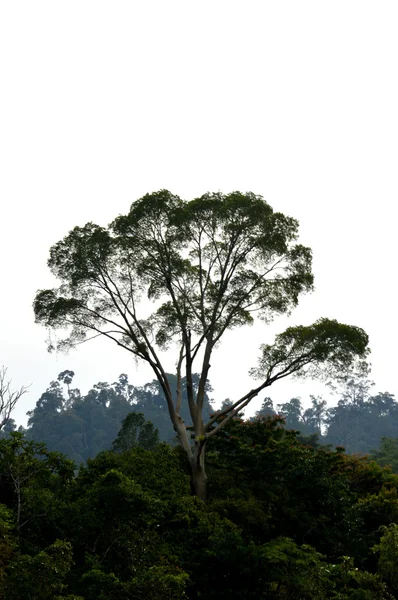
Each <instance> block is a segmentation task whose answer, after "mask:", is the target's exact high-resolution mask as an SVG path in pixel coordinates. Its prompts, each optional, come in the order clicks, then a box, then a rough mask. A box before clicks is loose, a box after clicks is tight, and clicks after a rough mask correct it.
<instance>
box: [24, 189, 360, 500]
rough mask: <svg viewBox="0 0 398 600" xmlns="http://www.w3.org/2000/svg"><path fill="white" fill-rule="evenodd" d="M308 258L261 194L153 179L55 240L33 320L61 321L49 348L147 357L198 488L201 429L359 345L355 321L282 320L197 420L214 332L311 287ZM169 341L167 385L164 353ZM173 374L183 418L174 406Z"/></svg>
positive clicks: (348, 359)
mask: <svg viewBox="0 0 398 600" xmlns="http://www.w3.org/2000/svg"><path fill="white" fill-rule="evenodd" d="M311 263H312V254H311V250H310V249H309V248H308V247H306V246H304V245H302V244H300V243H298V222H297V221H296V220H295V219H293V218H291V217H287V216H285V215H283V214H282V213H280V212H275V211H273V209H272V208H271V206H270V205H269V204H268V203H267V202H266V201H265V200H264V199H263V198H262V197H261V196H256V195H255V194H252V193H245V194H243V193H240V192H233V193H231V194H226V195H224V194H222V193H208V194H205V195H204V196H202V197H200V198H197V199H194V200H191V201H188V202H187V201H183V200H182V199H180V198H179V197H178V196H176V195H173V194H171V193H170V192H168V191H167V190H161V191H159V192H157V193H153V194H148V195H146V196H144V197H143V198H141V199H140V200H137V201H136V202H134V203H133V204H132V206H131V209H130V211H129V213H128V214H127V215H123V216H119V217H117V218H116V219H115V220H114V221H113V222H112V223H111V224H110V225H109V226H108V227H100V226H98V225H95V224H94V223H88V224H86V225H85V226H83V227H75V228H74V229H73V230H72V231H71V232H70V233H69V234H68V235H67V236H66V237H65V238H64V239H63V240H61V241H60V242H58V243H57V244H55V245H54V246H53V247H52V248H51V250H50V258H49V262H48V264H49V267H50V269H51V271H52V273H53V274H54V275H55V277H56V278H57V279H58V280H59V281H60V286H59V287H58V288H56V289H51V290H40V291H39V292H38V293H37V295H36V298H35V301H34V311H35V315H36V321H37V322H39V323H41V324H43V325H45V326H47V327H49V328H50V329H57V330H59V331H60V332H61V337H60V339H59V341H58V342H57V344H56V345H57V347H58V348H61V349H66V348H69V347H71V346H75V345H76V344H79V343H81V342H83V341H85V340H87V339H90V338H93V337H97V336H105V337H107V338H109V339H111V340H113V341H114V342H115V343H116V344H118V345H119V346H120V347H122V348H124V349H125V350H126V351H128V352H130V353H131V354H132V355H133V356H134V357H135V358H137V359H140V360H143V361H146V362H147V363H148V364H149V365H150V366H151V367H152V369H153V372H154V374H155V376H156V378H157V380H158V382H159V384H160V386H161V387H162V390H163V392H164V395H165V398H166V402H167V406H168V411H169V416H170V419H171V422H172V424H173V427H174V430H175V432H176V434H177V437H178V440H179V443H180V445H181V447H182V448H183V449H184V451H185V453H186V456H187V458H188V460H189V463H190V466H191V471H192V477H193V482H194V486H195V489H196V493H197V494H198V495H199V496H200V497H202V498H204V496H205V468H204V448H205V444H206V442H207V440H208V439H210V438H211V437H212V436H213V435H215V434H216V433H217V432H218V431H219V430H220V429H221V428H222V427H225V425H226V424H227V423H228V421H229V420H230V419H232V418H233V417H234V416H235V415H236V414H237V413H238V412H239V410H241V409H242V408H243V407H244V406H246V405H247V404H248V403H249V402H250V401H251V400H252V399H253V398H254V397H256V396H257V395H258V393H259V392H260V391H261V390H263V389H264V388H266V387H268V386H270V385H271V384H272V383H274V382H275V381H277V380H279V379H281V378H283V377H287V376H289V375H295V376H302V375H303V376H322V375H326V376H331V375H332V374H333V373H335V372H336V371H346V370H347V369H349V368H350V367H352V365H353V363H355V362H356V361H357V360H358V359H365V358H366V356H367V352H368V338H367V335H366V334H365V332H364V331H363V330H361V329H360V328H358V327H351V326H348V325H342V324H339V323H337V322H336V321H334V320H329V319H320V320H318V321H317V322H316V323H315V324H313V325H310V326H305V327H290V328H289V329H288V330H286V332H284V333H282V334H280V335H279V336H277V338H276V341H275V344H274V345H268V344H267V345H263V346H262V348H261V357H260V359H259V363H258V365H257V367H256V368H255V369H253V371H252V373H253V374H254V375H255V376H256V377H258V378H259V380H260V383H259V385H258V386H257V387H255V388H253V389H252V390H250V391H248V392H247V394H245V395H243V396H242V397H241V398H238V399H234V400H233V401H232V403H231V404H230V405H229V406H227V407H225V408H224V409H223V410H220V411H217V412H216V414H214V415H213V416H212V417H211V418H210V419H209V420H207V422H205V420H204V418H203V406H204V394H205V387H206V381H207V379H208V374H209V369H210V365H211V357H212V354H213V351H214V349H215V347H216V346H217V344H218V342H220V340H221V339H222V336H223V334H224V333H225V332H226V331H227V330H229V329H231V328H234V327H238V326H242V325H247V324H251V323H253V321H254V319H255V318H257V319H259V320H262V321H263V322H265V323H269V322H270V321H271V320H272V319H273V318H274V317H275V316H277V315H282V314H288V313H289V312H290V311H291V310H292V309H293V308H294V307H295V306H296V305H297V303H298V301H299V297H300V296H301V295H302V294H304V293H306V292H310V291H311V290H312V289H313V275H312V270H311ZM51 345H52V344H51ZM171 346H173V347H174V348H175V352H176V383H177V384H176V390H175V393H174V394H173V391H172V389H171V387H170V383H169V380H168V377H167V374H166V371H165V368H164V365H163V363H162V355H161V351H162V350H164V349H167V348H169V347H171ZM197 364H199V368H196V365H197ZM195 369H196V370H197V371H198V372H199V382H198V385H197V387H195V386H194V384H193V373H194V371H195ZM182 374H183V375H184V376H185V378H186V390H187V394H186V400H187V405H188V409H189V415H190V420H191V423H188V424H187V423H186V422H185V421H184V419H183V418H182V416H181V405H182V390H181V380H182ZM187 425H188V426H190V425H192V429H193V432H192V437H193V444H192V443H191V439H190V434H189V432H188V431H187Z"/></svg>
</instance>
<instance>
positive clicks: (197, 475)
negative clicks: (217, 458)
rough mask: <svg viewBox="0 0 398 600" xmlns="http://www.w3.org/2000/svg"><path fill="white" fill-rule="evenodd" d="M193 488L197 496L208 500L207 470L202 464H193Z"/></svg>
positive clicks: (204, 500)
mask: <svg viewBox="0 0 398 600" xmlns="http://www.w3.org/2000/svg"><path fill="white" fill-rule="evenodd" d="M192 488H193V491H194V493H195V496H197V497H198V498H200V500H203V502H206V472H205V469H204V466H202V465H199V466H198V465H195V466H194V465H192Z"/></svg>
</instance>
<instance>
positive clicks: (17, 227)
mask: <svg viewBox="0 0 398 600" xmlns="http://www.w3.org/2000/svg"><path fill="white" fill-rule="evenodd" d="M397 30H398V4H397V2H396V0H395V1H390V2H389V1H387V0H383V1H381V2H376V1H373V2H367V1H365V0H361V1H349V0H344V1H336V0H335V1H333V2H326V1H322V0H316V1H313V2H307V1H305V0H301V1H300V2H298V1H297V0H293V1H291V2H285V1H283V0H278V1H276V0H275V1H272V2H269V1H266V0H261V1H250V0H245V1H240V2H235V1H233V0H227V1H223V0H212V1H211V2H210V1H206V0H201V2H193V1H189V0H184V1H179V2H176V1H173V0H168V1H167V2H165V1H164V0H162V1H158V2H154V1H150V0H145V2H144V1H133V0H129V1H127V2H123V1H117V0H116V1H114V2H109V1H108V2H103V1H99V0H95V1H88V0H86V1H85V0H78V1H71V0H69V1H68V2H60V1H58V0H51V1H48V2H42V1H40V0H35V1H34V2H32V1H31V0H29V1H26V2H22V1H18V0H12V1H11V0H10V1H8V2H7V1H4V2H1V3H0V88H1V89H0V170H1V172H0V203H1V211H0V223H1V229H0V252H1V253H0V256H1V294H0V365H1V364H4V365H5V366H7V367H8V369H9V375H10V376H11V377H12V379H13V384H14V386H15V387H17V386H20V385H23V384H29V383H31V384H32V385H31V388H30V393H29V394H28V395H27V396H25V398H24V400H23V402H22V401H21V403H20V406H19V407H18V409H17V410H16V412H15V415H14V416H15V418H16V420H17V421H18V422H19V423H21V422H25V417H24V415H25V413H26V411H27V410H29V409H31V408H33V407H34V404H35V402H36V400H37V399H38V398H39V396H40V394H41V393H42V392H43V391H44V390H45V388H46V387H47V385H48V383H49V382H50V381H51V380H52V379H55V378H56V376H57V374H58V373H59V372H60V371H62V370H64V369H72V370H74V371H75V372H76V378H75V383H76V385H77V386H78V387H81V389H82V391H84V392H85V391H87V390H88V389H89V387H90V386H91V385H92V384H94V383H96V382H98V381H110V382H111V381H114V380H115V379H116V378H117V376H118V375H119V373H121V372H126V373H128V374H129V377H130V380H131V381H132V383H135V384H142V383H144V382H146V381H148V380H150V379H152V375H151V374H150V373H149V372H148V370H147V369H143V368H142V367H141V368H139V369H138V370H137V369H136V368H135V366H134V364H133V363H132V362H131V359H130V357H129V356H128V355H127V354H126V353H125V352H123V351H122V350H120V349H117V348H116V347H114V346H113V345H112V344H111V343H105V342H103V341H94V342H91V343H90V344H87V345H85V346H82V347H80V348H79V349H78V350H77V351H74V352H72V353H70V354H69V355H68V356H64V355H49V354H48V353H47V351H46V344H45V339H46V332H45V331H44V330H43V329H42V328H40V327H39V326H38V325H35V324H34V316H33V311H32V301H33V298H34V295H35V292H36V290H37V289H38V288H45V287H48V286H52V284H53V282H52V279H51V278H50V275H49V272H48V269H47V266H46V261H47V256H48V250H49V248H50V246H51V245H52V244H54V243H55V242H57V241H58V240H59V239H61V238H62V237H63V236H64V235H66V234H67V232H68V231H69V230H70V229H71V228H72V227H74V226H75V225H83V224H84V223H86V222H87V221H94V222H96V223H98V224H101V225H106V224H107V223H108V222H109V221H111V220H113V218H114V217H115V216H116V215H117V214H119V213H123V212H126V211H127V210H128V208H129V206H130V204H131V202H132V201H134V200H135V199H137V198H139V197H141V196H142V195H144V194H145V193H147V192H152V191H155V190H158V189H161V188H167V189H169V190H171V191H172V192H173V193H176V194H178V195H180V196H181V197H183V198H185V199H191V198H194V197H196V196H199V195H201V194H203V193H204V192H206V191H218V190H221V191H222V192H229V191H233V190H240V191H243V192H244V191H253V192H254V193H256V194H261V195H262V196H263V197H264V198H265V199H266V200H267V201H268V202H269V203H270V204H271V206H273V207H274V209H277V210H279V211H283V212H286V213H287V214H288V215H290V216H293V217H295V218H297V219H298V220H299V222H300V231H301V241H302V242H303V243H304V244H306V245H308V246H310V247H312V249H313V252H314V272H315V284H316V291H315V292H314V293H313V294H312V295H311V296H308V297H305V298H303V300H302V302H301V304H300V307H299V308H298V309H297V310H296V311H295V312H294V314H293V315H292V317H291V319H290V321H287V320H286V319H281V320H279V321H277V322H276V323H275V325H274V326H273V327H272V328H270V329H266V328H263V327H260V326H255V327H254V328H249V329H247V330H245V331H243V330H242V331H239V332H235V333H233V334H229V335H228V338H227V340H226V342H225V343H224V344H223V345H222V346H221V348H220V349H219V350H218V354H217V357H216V358H215V359H214V360H213V361H212V368H211V372H210V380H211V382H212V384H213V387H214V390H215V391H214V397H215V398H217V399H218V400H222V399H223V398H225V397H231V398H232V399H233V398H236V394H237V393H239V392H240V391H241V392H245V391H247V388H248V387H249V386H250V385H251V382H250V379H249V377H248V376H247V371H248V369H249V368H250V367H251V366H253V365H254V363H255V361H256V356H257V350H258V346H259V344H260V343H261V342H269V341H270V340H271V339H272V336H273V334H274V333H275V332H276V331H278V330H283V329H284V328H285V327H286V325H287V324H288V323H289V324H290V323H292V324H293V323H297V324H298V323H303V324H304V323H310V322H313V321H314V320H316V319H317V318H319V317H320V316H325V317H330V318H336V319H338V320H340V321H342V322H345V323H348V324H352V325H358V326H361V327H363V328H364V329H365V330H366V331H367V332H368V334H369V335H370V341H371V348H372V357H371V360H372V364H373V372H372V379H373V380H374V381H375V382H376V389H377V391H379V390H380V391H385V390H388V391H390V392H391V393H397V392H398V385H397V384H398V381H397V379H398V378H397V351H396V344H397V339H398V325H397V313H396V310H397V309H396V304H397V303H396V287H397V285H396V273H397V234H396V229H397V224H396V212H397V208H396V207H397V197H398V182H397V165H398V70H397V62H398V36H397ZM172 358H173V357H169V360H170V361H171V362H170V364H171V365H172V364H173V360H172ZM314 390H316V386H309V385H308V384H306V385H305V386H303V385H301V386H300V385H298V384H296V383H295V384H277V385H276V386H275V388H273V389H271V390H270V392H269V395H270V396H272V397H273V398H274V399H275V400H276V401H277V402H280V401H284V400H288V399H289V398H290V397H292V396H294V395H297V394H300V395H301V396H302V397H303V399H305V398H306V397H307V396H308V394H309V393H311V391H314Z"/></svg>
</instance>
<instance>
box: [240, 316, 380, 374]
mask: <svg viewBox="0 0 398 600" xmlns="http://www.w3.org/2000/svg"><path fill="white" fill-rule="evenodd" d="M261 352H262V355H261V357H260V359H259V363H258V367H257V368H255V369H252V371H251V374H252V375H253V376H255V377H256V378H258V379H265V380H267V381H269V382H270V383H272V382H273V381H276V380H277V379H282V378H283V377H287V376H288V375H294V376H296V377H323V378H330V377H332V376H333V375H334V374H336V375H339V376H341V375H342V374H344V373H345V372H347V371H349V370H350V369H352V368H353V367H354V366H355V365H356V363H357V362H358V361H361V360H362V361H365V359H366V358H367V356H368V354H369V350H368V336H367V334H366V333H365V332H364V331H363V329H360V328H359V327H353V326H350V325H343V324H341V323H338V322H337V321H335V320H330V319H319V320H318V321H316V322H315V323H314V324H313V325H309V326H298V327H289V328H288V329H286V331H285V332H284V333H281V334H279V335H277V336H276V339H275V343H274V344H273V345H268V344H267V345H265V344H264V345H263V346H262V347H261Z"/></svg>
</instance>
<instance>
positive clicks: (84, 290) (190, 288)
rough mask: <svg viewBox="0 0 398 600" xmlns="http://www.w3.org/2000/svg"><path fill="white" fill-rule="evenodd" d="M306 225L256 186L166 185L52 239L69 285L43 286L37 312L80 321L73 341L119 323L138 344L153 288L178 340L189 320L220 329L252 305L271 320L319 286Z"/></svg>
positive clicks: (53, 257) (60, 324)
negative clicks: (301, 230)
mask: <svg viewBox="0 0 398 600" xmlns="http://www.w3.org/2000/svg"><path fill="white" fill-rule="evenodd" d="M297 231H298V224H297V221H295V220H294V219H291V218H290V217H286V216H285V215H282V214H281V213H274V212H273V210H272V208H271V207H270V206H269V205H268V204H267V203H266V202H265V201H264V200H263V199H262V198H261V196H256V195H254V194H251V193H247V194H242V193H240V192H233V193H232V194H228V195H223V194H221V193H216V194H205V195H204V196H202V197H201V198H197V199H195V200H192V201H191V202H184V201H182V200H181V199H180V198H178V197H177V196H175V195H173V194H171V193H170V192H168V191H166V190H161V191H160V192H156V193H154V194H147V195H146V196H144V197H143V198H141V199H140V200H138V201H137V202H135V203H133V205H132V207H131V210H130V212H129V213H128V214H127V215H125V216H120V217H118V218H117V219H115V221H114V222H113V223H112V224H111V225H110V226H109V227H108V228H103V227H99V226H97V225H95V224H93V223H88V224H87V225H85V226H84V227H75V228H74V229H73V230H72V231H71V232H70V233H69V234H68V235H67V236H66V237H65V238H64V239H63V240H61V241H60V242H58V243H57V244H55V246H53V247H52V248H51V250H50V259H49V263H48V264H49V266H50V268H51V270H52V272H53V274H54V275H55V276H56V277H57V278H58V279H60V280H61V282H62V285H61V286H60V287H59V288H58V289H55V290H41V291H39V292H38V294H37V296H36V299H35V302H34V311H35V315H36V320H37V322H39V323H42V324H44V325H46V326H47V327H52V328H68V327H71V328H72V330H73V331H74V334H73V335H72V336H71V338H70V342H71V343H72V344H73V343H76V341H80V340H81V339H83V338H84V335H85V334H86V333H87V332H89V331H90V330H91V331H98V332H99V331H101V332H104V329H105V328H106V327H108V325H112V339H114V340H115V341H120V339H121V338H122V339H123V341H124V343H126V339H127V338H129V340H130V342H127V345H128V346H129V345H131V347H132V348H133V349H134V347H135V346H137V344H138V343H139V342H140V338H141V337H142V333H143V332H142V331H140V318H139V316H138V314H137V312H136V311H137V309H138V305H139V302H140V299H141V293H142V292H145V294H146V296H147V297H148V298H149V299H150V300H160V306H157V308H156V310H155V311H154V312H153V313H152V317H150V318H149V319H148V318H146V323H147V324H151V326H152V327H155V331H154V332H153V333H154V334H155V336H156V335H157V336H158V337H157V339H158V340H159V342H160V343H161V344H165V343H166V342H167V340H166V339H165V334H164V332H165V331H170V334H169V336H168V340H171V339H175V338H178V337H180V336H181V334H182V333H183V332H185V333H187V331H188V330H190V331H191V332H192V333H193V332H195V333H196V334H197V335H198V336H199V337H200V336H203V335H204V336H206V335H208V334H209V332H211V335H212V337H213V338H219V337H220V336H221V335H222V334H223V332H224V331H225V330H226V329H228V328H230V327H233V326H237V325H242V324H246V323H248V322H251V321H252V319H253V317H252V313H253V314H254V313H257V314H258V315H259V316H260V318H263V319H265V320H270V319H272V317H273V315H275V314H277V313H283V312H286V311H288V310H289V309H290V308H291V307H292V306H295V305H296V304H297V300H298V296H299V295H300V294H301V293H303V292H306V291H310V290H311V289H312V280H313V278H312V273H311V251H310V250H309V249H308V248H305V247H304V246H301V245H294V244H293V242H294V240H295V239H296V237H297ZM141 326H142V318H141ZM170 326H171V328H170ZM77 332H78V335H77ZM146 333H148V334H149V332H146ZM141 341H142V340H141Z"/></svg>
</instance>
